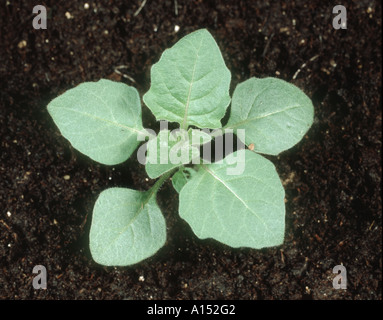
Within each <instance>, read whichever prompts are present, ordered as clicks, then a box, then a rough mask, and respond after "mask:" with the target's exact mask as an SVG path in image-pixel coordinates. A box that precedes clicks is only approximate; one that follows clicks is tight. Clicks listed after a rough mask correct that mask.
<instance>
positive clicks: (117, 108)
mask: <svg viewBox="0 0 383 320" xmlns="http://www.w3.org/2000/svg"><path fill="white" fill-rule="evenodd" d="M48 111H49V114H50V115H51V116H52V118H53V120H54V122H55V123H56V125H57V126H58V128H59V129H60V131H61V134H62V135H63V136H64V137H65V138H67V139H68V140H69V141H70V143H71V144H72V145H73V147H74V148H76V149H77V150H78V151H80V152H82V153H84V154H85V155H87V156H89V157H90V158H92V159H93V160H95V161H97V162H100V163H103V164H108V165H113V164H118V163H121V162H124V161H125V160H126V159H128V158H129V157H130V155H131V154H132V153H133V151H134V150H135V149H136V148H137V146H138V144H139V142H138V139H137V135H138V133H139V132H140V130H142V118H141V104H140V97H139V95H138V92H137V90H136V89H135V88H133V87H129V86H127V85H126V84H124V83H118V82H113V81H110V80H105V79H102V80H99V81H98V82H85V83H82V84H80V85H78V86H77V87H75V88H73V89H70V90H67V91H66V92H65V93H64V94H62V95H60V96H59V97H57V98H55V99H54V100H52V101H51V102H50V103H49V105H48Z"/></svg>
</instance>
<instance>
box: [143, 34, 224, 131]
mask: <svg viewBox="0 0 383 320" xmlns="http://www.w3.org/2000/svg"><path fill="white" fill-rule="evenodd" d="M230 80H231V74H230V71H229V70H228V69H227V67H226V65H225V62H224V60H223V58H222V55H221V52H220V50H219V48H218V45H217V43H216V42H215V40H214V38H213V37H212V36H211V34H210V33H209V32H208V31H207V30H205V29H201V30H198V31H195V32H193V33H190V34H188V35H187V36H185V37H183V38H182V39H181V40H179V41H178V42H177V43H176V44H175V45H174V46H173V47H172V48H170V49H167V50H165V51H164V53H163V54H162V56H161V58H160V60H159V62H158V63H156V64H154V65H153V66H152V69H151V87H150V89H149V91H148V92H147V93H146V94H145V95H144V98H143V99H144V102H145V104H146V105H147V106H148V107H149V109H150V110H151V111H152V112H153V114H154V115H155V116H156V118H157V120H168V121H171V122H178V123H180V124H181V128H183V129H185V130H186V129H187V127H188V126H189V125H194V126H197V127H199V128H212V129H213V128H220V127H221V122H220V120H221V119H222V118H223V116H224V115H225V112H226V108H227V107H228V105H229V103H230V95H229V87H230Z"/></svg>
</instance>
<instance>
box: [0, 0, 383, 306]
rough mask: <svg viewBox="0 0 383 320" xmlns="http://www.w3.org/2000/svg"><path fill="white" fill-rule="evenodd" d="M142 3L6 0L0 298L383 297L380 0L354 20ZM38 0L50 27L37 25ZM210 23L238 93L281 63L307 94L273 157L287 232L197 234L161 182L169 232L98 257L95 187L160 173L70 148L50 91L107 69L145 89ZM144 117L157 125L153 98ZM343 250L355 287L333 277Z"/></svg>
mask: <svg viewBox="0 0 383 320" xmlns="http://www.w3.org/2000/svg"><path fill="white" fill-rule="evenodd" d="M21 3H22V4H21ZM85 3H87V4H88V5H84V4H85ZM141 3H142V2H141V1H139V0H137V1H123V0H117V1H111V0H94V1H93V0H89V1H87V2H83V1H74V0H66V1H41V2H36V1H30V0H25V1H1V4H0V61H1V63H0V89H1V90H0V137H1V153H0V161H1V162H0V208H1V210H0V299H16V300H17V299H22V300H24V299H145V300H146V299H184V300H187V299H228V300H229V299H245V300H250V299H264V300H272V299H283V300H288V299H292V300H297V299H334V300H335V299H349V300H351V299H368V300H381V299H382V255H381V254H382V238H381V236H382V216H381V209H382V202H381V174H382V168H381V124H382V112H381V107H382V102H381V93H380V91H381V89H382V88H381V80H382V65H381V58H382V56H381V55H382V50H381V36H382V24H381V22H382V15H381V11H382V8H381V2H380V1H355V2H351V1H344V3H343V5H344V6H345V8H346V9H347V29H334V27H333V24H332V22H333V19H334V18H335V16H336V14H333V13H332V10H333V6H335V5H336V4H337V3H331V2H325V1H319V0H317V1H302V0H296V1H288V2H284V1H281V2H276V1H275V2H271V1H270V2H269V1H259V2H258V1H240V0H230V1H208V0H195V1H181V0H178V1H172V0H168V1H147V2H146V3H144V6H143V7H142V8H141V10H140V11H138V10H139V9H140V8H139V7H140V5H141ZM38 4H41V5H44V6H45V7H46V8H47V16H48V20H47V29H34V28H33V26H32V21H33V19H34V17H35V16H36V15H35V14H33V13H32V10H33V7H34V6H35V5H38ZM178 28H179V29H178ZM200 28H207V29H208V30H209V31H210V32H211V33H212V35H213V36H214V38H215V39H216V41H217V43H218V45H219V47H220V49H221V51H222V54H223V57H224V60H225V62H226V65H227V67H228V68H229V70H230V71H231V73H232V88H231V93H232V92H233V90H234V88H235V86H236V85H237V84H238V83H239V82H242V81H244V80H246V79H248V78H249V77H260V78H263V77H268V76H273V77H278V78H281V79H284V80H286V81H288V82H291V83H293V84H295V85H296V86H298V87H299V88H301V89H302V90H303V91H304V92H305V93H306V94H307V95H308V96H309V97H310V98H311V99H312V101H313V104H314V107H315V119H314V124H313V126H312V127H311V129H310V130H309V131H308V133H307V135H306V136H305V137H304V138H303V139H302V141H301V142H300V143H299V144H297V145H296V146H294V147H293V148H291V149H290V150H288V151H285V152H283V153H281V154H280V155H279V156H277V157H269V159H270V160H271V161H272V162H273V163H274V164H275V166H276V168H277V171H278V173H279V175H280V177H281V180H282V182H283V185H284V187H285V190H286V235H285V241H284V244H283V245H281V246H279V247H272V248H265V249H262V250H253V249H248V248H240V249H232V248H230V247H227V246H225V245H223V244H221V243H218V242H217V241H214V240H209V239H208V240H200V239H198V238H197V237H196V236H195V235H194V234H193V232H192V230H191V228H190V227H189V225H188V224H187V223H186V222H185V221H184V220H182V219H181V218H180V216H179V215H178V195H177V193H176V192H175V191H174V190H173V188H172V185H171V183H170V182H166V183H165V184H164V186H163V187H162V188H161V190H160V191H159V194H158V197H157V202H158V204H159V206H160V207H161V209H162V211H163V214H164V216H165V219H166V223H167V241H166V244H165V246H164V247H163V248H162V249H160V250H159V251H158V252H157V253H156V254H155V255H154V256H153V257H151V258H149V259H146V260H144V261H143V262H141V263H139V264H136V265H133V266H129V267H103V266H101V265H98V264H96V263H95V262H94V261H93V260H92V257H91V255H90V251H89V238H88V235H89V229H90V222H91V217H92V210H93V204H94V202H95V200H96V198H97V196H98V194H99V193H100V192H101V191H102V190H104V189H106V188H107V187H112V186H119V187H128V188H133V189H137V190H148V188H150V186H151V185H153V183H154V180H150V179H148V178H147V175H146V173H145V168H144V166H142V165H140V164H139V163H138V161H137V159H136V156H132V157H131V159H129V160H128V161H127V162H125V163H123V164H121V165H117V166H105V165H101V164H98V163H96V162H94V161H92V160H90V159H89V158H87V157H86V156H84V155H82V154H80V153H79V152H78V151H76V150H74V149H73V148H72V147H71V145H70V143H69V142H68V141H67V140H65V139H64V138H63V137H62V136H61V135H60V132H59V130H58V128H57V127H56V126H55V125H54V123H53V121H52V119H51V118H50V116H49V114H48V112H47V108H46V106H47V104H48V103H49V101H50V100H51V99H53V98H54V97H56V96H57V95H59V94H61V93H63V92H64V91H65V90H67V89H69V88H72V87H74V86H76V85H78V84H79V83H81V82H83V81H97V80H99V79H100V78H108V79H112V80H115V81H121V82H124V83H126V84H128V85H132V86H134V87H136V88H137V89H138V91H139V93H140V95H141V97H142V95H143V94H144V93H145V92H146V91H147V90H148V89H149V86H150V67H151V65H152V64H153V63H155V62H157V61H158V59H159V57H160V55H161V53H162V52H163V50H165V49H166V48H168V47H170V46H172V45H173V44H174V43H175V42H176V41H177V40H178V39H180V38H181V37H183V36H184V35H186V34H188V33H190V32H192V31H194V30H197V29H200ZM226 119H227V117H226ZM143 121H144V127H147V128H157V127H158V123H156V121H155V118H154V117H153V115H152V114H151V112H150V111H149V109H148V108H147V107H146V106H145V105H143ZM36 265H43V266H45V267H46V270H47V275H48V278H47V289H46V290H36V289H34V288H33V285H32V282H33V278H34V276H35V274H33V272H32V270H33V267H34V266H36ZM336 265H343V266H345V268H346V270H347V289H339V290H336V289H334V288H333V285H332V281H333V279H334V277H335V274H333V268H334V267H335V266H336Z"/></svg>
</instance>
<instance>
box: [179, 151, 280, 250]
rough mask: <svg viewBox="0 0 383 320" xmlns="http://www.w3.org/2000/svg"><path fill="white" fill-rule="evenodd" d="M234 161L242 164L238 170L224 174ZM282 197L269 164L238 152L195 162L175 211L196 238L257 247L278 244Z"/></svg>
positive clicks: (273, 168)
mask: <svg viewBox="0 0 383 320" xmlns="http://www.w3.org/2000/svg"><path fill="white" fill-rule="evenodd" d="M234 163H237V165H238V164H239V163H242V164H243V165H244V172H243V173H242V174H239V175H230V174H228V172H229V171H228V169H229V168H231V167H232V166H233V164H234ZM230 164H231V165H230ZM284 195H285V192H284V189H283V187H282V184H281V181H280V179H279V176H278V174H277V172H276V170H275V167H274V165H273V164H272V163H271V162H270V161H269V160H267V159H265V158H264V157H262V156H261V155H259V154H256V153H254V152H251V151H249V150H246V151H245V150H240V151H236V152H234V153H232V154H230V155H228V156H227V157H226V158H225V159H224V161H223V164H218V163H213V164H208V165H201V166H200V169H199V171H198V172H197V173H196V174H194V175H193V177H192V179H190V180H189V181H188V182H187V183H186V185H184V187H183V188H182V189H181V192H180V203H179V213H180V216H181V217H182V218H183V219H185V220H186V221H187V222H188V223H189V224H190V226H191V227H192V229H193V231H194V233H195V234H196V235H197V236H198V237H199V238H201V239H205V238H213V239H216V240H218V241H220V242H222V243H224V244H227V245H229V246H231V247H250V248H255V249H259V248H263V247H270V246H276V245H280V244H282V243H283V239H284V231H285V204H284Z"/></svg>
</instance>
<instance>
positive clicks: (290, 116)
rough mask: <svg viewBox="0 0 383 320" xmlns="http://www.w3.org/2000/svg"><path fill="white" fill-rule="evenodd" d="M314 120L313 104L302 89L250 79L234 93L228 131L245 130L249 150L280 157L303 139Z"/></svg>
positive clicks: (283, 82) (271, 81) (268, 79)
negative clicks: (252, 148) (281, 153)
mask: <svg viewBox="0 0 383 320" xmlns="http://www.w3.org/2000/svg"><path fill="white" fill-rule="evenodd" d="M313 117H314V108H313V105H312V102H311V100H310V99H309V98H308V97H307V96H306V95H305V94H304V93H303V91H301V90H300V89H299V88H298V87H296V86H294V85H292V84H290V83H288V82H286V81H284V80H280V79H276V78H265V79H256V78H250V79H248V80H246V81H244V82H242V83H240V84H239V85H238V86H237V87H236V89H235V90H234V94H233V99H232V105H231V114H230V118H229V120H228V123H227V125H226V127H225V128H227V129H234V130H237V129H244V130H245V135H246V137H245V141H243V142H244V143H245V144H246V145H247V146H248V145H250V144H253V145H254V151H256V152H260V153H264V154H271V155H277V154H279V153H280V152H282V151H284V150H287V149H289V148H291V147H292V146H294V145H295V144H296V143H298V142H299V141H300V140H301V139H302V137H303V136H304V135H305V134H306V132H307V131H308V129H309V128H310V126H311V125H312V123H313Z"/></svg>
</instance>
